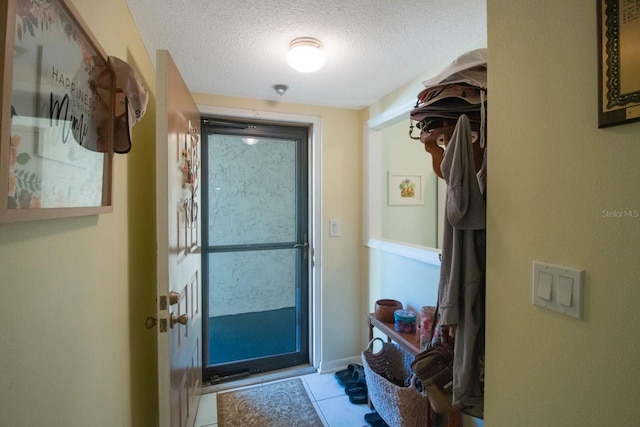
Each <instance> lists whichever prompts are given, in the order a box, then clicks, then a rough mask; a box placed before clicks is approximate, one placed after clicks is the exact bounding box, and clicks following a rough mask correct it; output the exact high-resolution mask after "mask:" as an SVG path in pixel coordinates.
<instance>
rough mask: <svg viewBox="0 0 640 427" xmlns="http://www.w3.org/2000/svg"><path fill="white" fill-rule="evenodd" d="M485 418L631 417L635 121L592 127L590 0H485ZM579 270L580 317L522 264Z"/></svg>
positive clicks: (552, 422) (638, 276)
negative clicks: (550, 305)
mask: <svg viewBox="0 0 640 427" xmlns="http://www.w3.org/2000/svg"><path fill="white" fill-rule="evenodd" d="M487 4H488V8H487V10H488V13H487V15H488V29H489V30H488V48H489V83H488V86H489V95H488V99H489V116H488V120H489V122H488V126H489V132H488V134H489V140H488V147H489V154H488V156H489V182H488V222H487V245H488V248H487V250H488V259H487V271H488V273H487V365H486V369H487V371H486V384H487V386H486V387H487V388H486V392H487V396H486V399H487V400H486V401H487V405H486V425H487V426H491V427H512V426H519V427H527V426H581V427H584V426H603V425H609V426H623V425H634V424H637V418H638V413H637V407H638V403H637V398H636V397H637V396H638V395H640V366H639V362H638V355H639V354H640V344H639V341H638V339H637V337H638V325H639V324H640V310H639V309H638V304H640V286H639V283H640V263H638V253H640V240H639V238H638V236H640V218H631V217H622V218H606V217H604V216H603V211H614V210H620V211H622V210H638V209H640V188H639V183H640V167H638V159H640V124H638V123H636V124H626V125H623V126H617V127H613V128H609V129H598V128H597V120H598V118H597V87H598V84H597V83H598V81H597V29H596V2H595V1H582V0H567V1H562V2H558V1H552V0H541V1H535V2H531V1H529V2H527V1H518V2H513V1H508V0H488V1H487ZM534 260H539V261H544V262H548V263H551V264H558V265H564V266H569V267H576V268H580V269H584V270H585V287H584V289H585V300H584V313H585V314H584V320H576V319H574V318H571V317H566V316H563V315H560V314H556V313H554V312H550V311H546V310H544V309H542V308H539V307H537V306H534V305H532V303H531V298H532V296H531V295H532V291H531V288H532V283H531V280H532V262H533V261H534Z"/></svg>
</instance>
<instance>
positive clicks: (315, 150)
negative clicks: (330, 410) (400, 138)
mask: <svg viewBox="0 0 640 427" xmlns="http://www.w3.org/2000/svg"><path fill="white" fill-rule="evenodd" d="M198 109H199V110H200V113H201V114H202V115H205V116H206V115H215V116H225V117H236V118H243V119H260V120H268V121H274V122H285V123H304V124H308V125H310V126H311V129H312V133H311V140H310V145H311V146H310V149H309V166H310V167H309V184H310V185H309V186H310V190H311V191H310V192H309V206H310V209H309V224H310V228H311V230H310V234H311V235H310V236H309V245H310V246H311V248H312V251H313V252H312V260H313V263H312V266H311V269H310V272H311V273H310V276H311V277H309V280H310V281H311V292H309V298H310V301H309V307H310V309H311V313H310V316H311V322H310V326H309V327H310V330H309V335H310V337H311V339H310V340H309V345H310V347H311V348H310V349H309V355H310V359H311V364H312V365H313V367H315V368H317V367H318V366H319V364H320V357H321V354H322V351H321V346H322V342H321V339H320V337H321V336H322V335H321V325H322V323H321V320H322V319H321V315H322V298H321V297H320V296H321V293H320V291H321V284H322V262H321V254H322V250H321V243H322V239H321V236H322V233H321V226H322V220H321V218H322V215H321V214H322V209H321V207H322V180H321V179H320V171H321V170H322V156H321V153H322V150H321V148H322V135H321V119H320V117H319V116H308V115H301V114H293V113H279V112H274V111H259V110H250V109H244V108H230V107H218V106H212V105H200V104H198Z"/></svg>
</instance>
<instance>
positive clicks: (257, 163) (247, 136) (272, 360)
mask: <svg viewBox="0 0 640 427" xmlns="http://www.w3.org/2000/svg"><path fill="white" fill-rule="evenodd" d="M203 123H204V122H203ZM280 128H281V127H280V126H277V127H273V128H272V127H266V126H261V125H260V126H250V127H247V129H240V130H237V129H236V130H234V131H231V130H229V129H226V128H225V129H222V130H220V129H218V128H215V127H212V128H208V127H207V126H203V142H205V145H206V149H203V158H204V159H203V160H204V162H203V165H205V167H206V170H205V171H203V186H204V187H205V191H204V192H205V194H206V196H205V198H204V199H205V200H204V209H203V215H204V216H206V217H205V218H204V220H203V223H202V226H203V237H204V241H205V245H204V246H203V252H204V255H205V256H203V264H204V271H205V273H204V274H205V277H204V279H205V280H203V286H204V287H205V289H206V290H205V292H203V293H204V294H205V298H206V311H207V313H205V314H206V322H207V324H206V325H203V330H204V332H205V334H204V336H205V337H207V338H208V342H206V343H203V347H205V350H204V358H205V359H204V360H205V366H206V368H205V381H206V378H207V376H208V377H209V378H211V382H216V381H224V380H226V379H233V378H236V377H238V376H244V375H251V374H254V373H258V372H264V371H269V370H274V369H281V368H285V367H288V366H295V365H300V364H304V363H307V362H308V360H309V351H308V342H309V341H308V306H309V305H308V295H309V294H308V283H309V282H308V255H307V252H306V251H307V247H308V246H307V244H306V243H307V236H308V218H307V215H308V206H307V204H308V197H307V194H308V192H307V155H306V153H307V150H306V144H307V141H308V138H307V136H306V135H307V130H306V129H294V130H293V133H291V130H290V129H284V130H282V129H280ZM207 338H205V339H207Z"/></svg>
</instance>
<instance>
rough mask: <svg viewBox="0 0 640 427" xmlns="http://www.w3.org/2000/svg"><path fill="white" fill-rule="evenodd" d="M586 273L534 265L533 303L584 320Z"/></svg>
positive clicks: (565, 268) (553, 266) (539, 264)
mask: <svg viewBox="0 0 640 427" xmlns="http://www.w3.org/2000/svg"><path fill="white" fill-rule="evenodd" d="M583 282H584V271H583V270H576V269H574V268H568V267H559V266H555V265H549V264H544V263H540V262H535V261H534V263H533V303H534V304H535V305H539V306H541V307H545V308H548V309H549V310H554V311H557V312H560V313H563V314H566V315H568V316H572V317H575V318H577V319H582V310H583V296H582V293H583Z"/></svg>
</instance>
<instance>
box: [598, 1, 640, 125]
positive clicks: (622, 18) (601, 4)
mask: <svg viewBox="0 0 640 427" xmlns="http://www.w3.org/2000/svg"><path fill="white" fill-rule="evenodd" d="M596 1H597V6H598V7H597V9H598V61H599V68H598V71H599V73H598V86H599V88H598V89H599V91H598V104H599V105H598V127H600V128H602V127H607V126H614V125H619V124H624V123H629V122H634V121H639V120H640V49H638V46H640V3H639V2H638V1H637V0H596Z"/></svg>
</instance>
